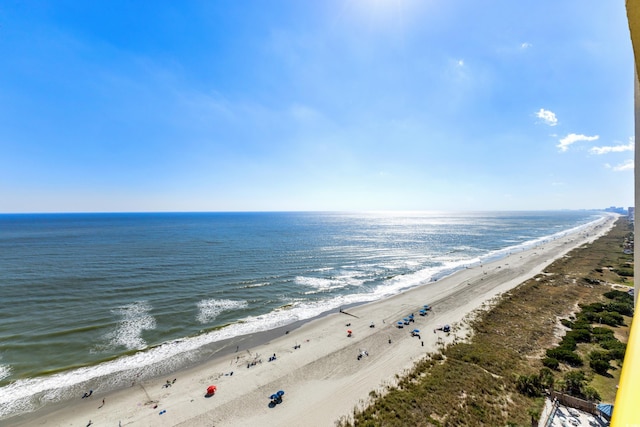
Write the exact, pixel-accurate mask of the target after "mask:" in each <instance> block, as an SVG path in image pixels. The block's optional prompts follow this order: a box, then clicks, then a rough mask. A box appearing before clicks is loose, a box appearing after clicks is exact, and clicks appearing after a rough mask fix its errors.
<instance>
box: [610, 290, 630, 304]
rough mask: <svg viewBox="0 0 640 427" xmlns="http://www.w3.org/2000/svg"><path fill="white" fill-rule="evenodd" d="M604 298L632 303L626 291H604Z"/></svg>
mask: <svg viewBox="0 0 640 427" xmlns="http://www.w3.org/2000/svg"><path fill="white" fill-rule="evenodd" d="M604 296H605V298H609V299H612V300H614V301H620V302H627V303H633V298H632V297H631V295H629V294H628V293H626V292H623V291H617V290H612V291H609V292H605V293H604Z"/></svg>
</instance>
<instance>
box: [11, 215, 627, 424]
mask: <svg viewBox="0 0 640 427" xmlns="http://www.w3.org/2000/svg"><path fill="white" fill-rule="evenodd" d="M614 221H615V217H614V216H609V217H607V219H606V221H605V222H604V223H600V224H599V225H597V226H595V227H592V228H590V229H583V230H581V231H580V232H579V233H574V234H568V235H566V236H564V237H562V238H558V239H556V240H553V241H548V242H545V243H543V244H541V245H539V246H537V247H535V248H532V249H528V250H524V251H519V252H514V253H511V254H509V255H508V256H506V257H504V258H501V259H499V260H497V261H494V262H492V263H487V264H484V265H481V266H474V267H472V268H466V269H464V270H461V271H459V272H457V273H455V274H453V275H451V276H449V277H446V278H443V279H441V280H439V281H437V282H431V283H428V284H425V285H423V286H421V287H419V288H415V289H412V290H409V291H407V292H404V293H402V294H400V295H396V296H394V297H391V298H388V299H385V300H382V301H377V302H374V303H369V304H364V305H358V306H354V307H345V308H343V310H342V311H336V312H334V313H330V314H328V315H326V316H322V317H320V318H318V319H315V320H312V321H309V322H306V323H302V324H300V325H298V326H297V327H294V325H291V326H290V327H288V328H283V329H281V330H276V331H271V332H268V333H260V334H255V336H249V337H242V338H239V339H237V340H234V341H232V342H227V343H226V344H225V347H224V349H221V351H220V352H219V354H218V355H217V356H216V357H215V358H212V359H211V360H210V361H208V362H207V363H205V364H202V365H200V366H197V367H194V368H191V369H188V370H182V371H179V372H176V373H175V374H172V375H171V376H170V377H166V378H157V379H155V380H149V381H144V382H141V383H136V384H134V385H132V386H131V387H130V388H128V389H125V390H119V391H115V392H112V393H108V394H101V393H98V392H96V393H93V395H92V396H91V397H89V398H86V399H81V398H80V397H78V399H77V400H76V401H73V402H67V403H64V404H60V405H56V406H55V407H54V408H51V407H50V408H45V409H43V410H42V411H38V412H36V413H33V414H29V415H26V416H24V417H19V418H15V419H9V420H4V421H0V424H1V425H19V426H27V425H29V426H40V425H46V426H87V425H92V426H130V425H135V426H218V427H220V426H253V425H270V426H299V425H305V426H332V425H334V423H335V422H336V421H337V420H338V419H339V418H340V417H341V416H348V415H349V414H350V413H351V412H352V411H353V409H354V407H356V406H358V405H362V404H364V403H365V402H366V401H367V399H368V396H369V393H370V392H371V391H374V390H375V391H384V389H385V388H386V387H387V386H388V385H390V384H394V382H395V379H396V376H397V375H402V374H403V373H404V372H405V371H407V370H408V369H410V368H411V366H412V365H413V363H414V362H415V361H417V360H418V359H420V358H422V357H424V356H425V354H426V353H430V352H431V353H433V352H435V351H437V350H438V349H439V348H440V346H442V345H444V344H446V343H448V342H452V341H453V340H455V339H464V338H465V337H466V336H467V334H468V329H467V328H466V327H465V322H464V319H465V317H466V316H468V315H469V314H471V313H472V312H473V311H474V310H476V309H479V308H481V307H482V306H483V304H484V303H485V302H487V301H490V300H491V299H493V298H495V297H496V296H498V295H500V294H501V293H503V292H505V291H508V290H509V289H512V288H514V287H515V286H517V285H519V284H520V283H523V282H524V281H526V280H527V279H529V278H531V277H533V276H535V275H536V274H539V273H540V272H542V271H543V269H544V268H545V267H546V266H547V265H548V264H550V263H551V262H553V261H554V260H555V259H557V258H559V257H562V256H563V255H565V254H566V253H567V252H568V251H570V250H571V249H573V248H575V247H578V246H581V245H583V244H585V243H587V242H589V241H593V240H594V239H596V238H597V237H599V236H601V235H603V234H605V233H606V232H607V231H608V230H609V229H610V228H611V226H612V225H613V223H614ZM424 304H428V305H430V306H431V307H432V310H431V311H429V312H428V314H427V315H426V316H421V315H419V311H420V309H421V308H422V307H423V305H424ZM412 313H413V314H414V320H415V321H414V322H413V323H410V324H409V325H407V326H404V327H403V328H402V329H400V328H398V327H397V322H398V321H400V320H402V319H403V318H405V317H407V316H408V315H410V314H412ZM372 324H373V327H372ZM444 324H449V325H451V327H452V332H451V333H448V334H447V333H444V332H442V331H436V330H435V329H436V328H437V327H438V326H441V325H444ZM413 329H418V330H420V332H419V337H417V336H411V333H410V332H411V331H412V330H413ZM347 330H351V331H352V334H351V336H350V337H349V336H348V334H347ZM274 355H275V360H272V361H270V358H272V357H273V356H274ZM359 356H360V357H359ZM174 378H175V382H174V381H173V379H174ZM167 381H169V382H170V386H169V385H167ZM209 385H215V386H216V387H217V390H216V392H215V394H214V395H213V396H208V397H207V396H205V394H206V390H207V387H208V386H209ZM278 390H283V391H284V392H285V394H284V396H283V399H282V403H280V404H277V405H271V406H272V407H270V405H269V403H270V399H269V396H271V395H272V394H274V393H276V392H277V391H278Z"/></svg>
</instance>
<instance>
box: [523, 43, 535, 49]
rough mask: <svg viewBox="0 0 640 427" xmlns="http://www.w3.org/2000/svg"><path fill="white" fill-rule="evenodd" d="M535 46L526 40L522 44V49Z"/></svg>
mask: <svg viewBox="0 0 640 427" xmlns="http://www.w3.org/2000/svg"><path fill="white" fill-rule="evenodd" d="M531 46H533V45H532V44H531V43H527V42H524V43H522V44H521V45H520V49H528V48H530V47H531Z"/></svg>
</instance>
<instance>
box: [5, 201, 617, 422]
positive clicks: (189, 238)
mask: <svg viewBox="0 0 640 427" xmlns="http://www.w3.org/2000/svg"><path fill="white" fill-rule="evenodd" d="M604 216H605V213H604V212H599V211H549V212H546V211H536V212H466V213H456V212H393V213H390V212H371V213H342V212H340V213H329V212H322V213H319V212H295V213H293V212H290V213H105V214H4V215H0V302H1V304H0V420H1V419H3V418H5V419H6V418H7V417H10V416H13V415H15V414H20V413H24V412H30V411H34V410H36V409H38V408H40V407H42V406H43V405H46V404H48V403H51V402H59V401H63V400H66V399H72V398H77V397H79V396H82V394H83V393H84V392H85V391H86V390H88V389H93V390H95V391H100V392H105V391H109V390H113V389H116V388H120V387H126V386H127V385H130V384H131V382H132V381H134V380H140V379H145V378H150V377H154V376H159V375H165V374H168V373H170V372H172V371H174V370H176V369H180V368H184V367H188V366H191V365H194V364H197V363H199V362H202V361H203V360H205V359H207V358H208V357H211V355H212V354H214V353H215V350H216V346H220V345H222V344H221V343H223V342H224V340H226V339H229V338H233V337H237V336H241V335H247V334H252V333H256V332H259V331H265V330H271V329H274V328H278V327H282V326H286V325H289V324H292V323H294V322H297V321H304V320H307V319H311V318H313V317H316V316H319V315H322V314H325V313H328V312H331V311H337V310H338V309H339V308H340V307H346V306H350V305H353V304H361V303H365V302H370V301H375V300H379V299H382V298H386V297H389V296H391V295H394V294H397V293H399V292H402V291H403V290H407V289H410V288H413V287H416V286H422V285H424V286H428V285H429V283H430V282H433V281H435V280H438V279H439V278H441V277H444V276H446V275H449V274H451V273H453V272H455V271H456V270H459V269H461V268H465V267H466V266H473V265H476V264H479V263H482V262H486V261H488V260H492V259H495V258H499V257H501V256H504V255H506V254H507V253H508V252H510V251H514V250H518V249H521V248H524V247H530V246H533V245H536V244H538V243H540V242H542V241H544V240H547V239H552V238H554V237H557V236H560V235H562V234H564V233H566V232H567V231H569V230H573V229H576V228H581V227H584V226H586V224H589V223H593V222H595V221H599V220H601V219H602V218H603V217H604Z"/></svg>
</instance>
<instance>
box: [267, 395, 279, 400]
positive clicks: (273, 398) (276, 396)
mask: <svg viewBox="0 0 640 427" xmlns="http://www.w3.org/2000/svg"><path fill="white" fill-rule="evenodd" d="M277 398H278V395H277V394H272V395H271V397H269V399H271V400H275V399H277Z"/></svg>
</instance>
